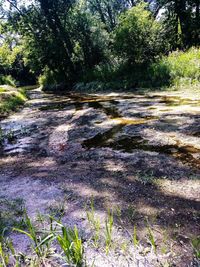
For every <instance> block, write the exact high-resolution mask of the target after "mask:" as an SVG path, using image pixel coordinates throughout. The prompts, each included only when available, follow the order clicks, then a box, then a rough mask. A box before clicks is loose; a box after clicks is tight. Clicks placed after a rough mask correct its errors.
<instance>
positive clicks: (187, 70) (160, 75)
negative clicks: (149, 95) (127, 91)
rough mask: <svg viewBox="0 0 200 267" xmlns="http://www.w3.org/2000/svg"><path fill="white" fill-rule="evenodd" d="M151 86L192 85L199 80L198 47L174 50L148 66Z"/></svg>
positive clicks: (199, 61)
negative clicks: (184, 50)
mask: <svg viewBox="0 0 200 267" xmlns="http://www.w3.org/2000/svg"><path fill="white" fill-rule="evenodd" d="M149 74H150V79H151V83H152V85H153V86H162V85H171V86H182V85H194V84H199V82H200V49H197V48H191V49H189V50H188V51H186V52H183V51H175V52H173V53H171V54H170V55H169V56H165V57H163V58H162V59H161V60H159V61H158V62H155V63H153V64H151V66H150V68H149Z"/></svg>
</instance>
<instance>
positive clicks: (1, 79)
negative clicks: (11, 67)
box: [0, 75, 16, 86]
mask: <svg viewBox="0 0 200 267" xmlns="http://www.w3.org/2000/svg"><path fill="white" fill-rule="evenodd" d="M0 84H2V85H4V84H6V85H11V86H16V80H15V79H14V78H13V77H12V76H11V75H0Z"/></svg>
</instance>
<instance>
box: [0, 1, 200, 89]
mask: <svg viewBox="0 0 200 267" xmlns="http://www.w3.org/2000/svg"><path fill="white" fill-rule="evenodd" d="M199 6H200V1H199V0H151V1H147V2H142V1H134V0H79V1H78V0H56V1H55V0H35V1H28V0H27V1H20V0H18V1H17V0H1V1H0V18H1V24H0V37H1V39H0V40H1V41H0V42H1V43H0V45H1V46H0V83H10V84H30V83H36V82H37V81H38V80H39V82H40V84H42V85H43V86H44V87H48V88H55V86H56V87H59V88H71V86H74V85H75V84H77V83H79V84H80V83H83V84H86V83H90V82H94V81H95V82H97V81H98V82H101V83H104V84H105V83H107V84H108V85H109V86H111V84H112V83H114V86H115V85H116V83H117V82H118V83H120V86H122V87H123V86H124V87H137V86H140V87H143V86H144V87H145V86H162V85H168V84H170V83H172V81H173V80H174V77H172V76H173V75H172V74H171V69H170V66H172V65H173V64H172V63H170V64H171V65H170V64H169V62H171V61H170V60H172V59H174V61H177V57H179V58H182V60H183V57H185V58H187V59H188V62H191V61H193V60H197V65H198V66H199V61H200V57H199V51H198V49H197V48H196V50H195V48H191V47H198V46H199V45H200V18H199ZM176 50H182V51H187V52H185V53H187V54H184V55H182V52H179V54H178V55H177V52H175V53H176V56H173V51H176ZM168 55H169V57H170V58H169V57H168ZM170 55H171V56H170ZM191 57H192V58H191ZM193 57H194V58H193ZM175 65H176V66H177V68H179V67H180V64H178V63H177V62H176V64H174V65H173V66H175ZM186 65H187V63H186ZM189 65H190V64H189ZM175 71H176V70H175ZM173 73H174V72H173ZM182 76H183V77H182V78H184V77H185V78H186V79H188V78H190V76H191V75H190V76H189V75H188V73H183V74H182ZM192 76H194V79H193V80H195V81H197V82H198V81H199V76H200V74H199V70H197V71H196V68H195V75H194V73H192ZM192 82H193V81H192Z"/></svg>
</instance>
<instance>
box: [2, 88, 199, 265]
mask: <svg viewBox="0 0 200 267" xmlns="http://www.w3.org/2000/svg"><path fill="white" fill-rule="evenodd" d="M1 127H2V129H3V132H4V133H5V134H6V136H7V138H6V140H5V142H4V144H3V147H2V148H1V150H0V152H1V156H0V188H1V189H0V197H6V198H21V199H23V200H24V201H25V204H26V207H27V210H28V213H29V214H30V216H32V217H33V218H34V216H36V214H37V212H38V211H40V212H43V213H49V212H50V211H51V210H59V209H61V206H62V208H63V205H64V210H65V216H64V220H65V222H66V223H68V224H74V223H76V224H77V225H78V226H79V227H80V228H83V229H84V227H86V219H85V218H86V215H85V211H84V204H85V203H87V202H88V200H89V199H90V198H91V197H92V196H93V198H94V203H95V208H96V212H97V213H98V214H99V216H104V214H105V211H106V210H107V209H108V208H113V209H115V208H116V207H120V210H121V213H122V218H123V223H124V225H125V226H126V228H127V229H133V226H134V225H137V227H138V229H139V230H140V238H141V240H145V233H144V231H145V218H146V217H148V220H149V221H150V223H151V225H152V227H153V229H154V230H155V235H156V239H157V242H158V243H159V241H160V242H161V241H162V240H160V239H161V237H160V234H159V233H160V232H162V231H164V230H166V231H167V233H168V238H169V240H172V241H171V242H172V244H173V251H174V253H175V254H174V255H173V257H172V254H170V256H169V258H171V261H172V263H174V264H175V265H174V266H180V267H182V266H189V264H190V263H191V261H192V258H193V257H192V250H191V245H190V242H189V238H191V237H192V236H196V235H198V234H199V233H200V224H199V223H200V99H195V98H194V97H191V96H182V95H179V94H178V93H159V94H149V95H139V94H138V95H137V94H135V95H133V94H125V93H124V94H122V93H120V94H105V95H80V94H73V93H71V94H68V95H65V96H55V95H47V94H44V93H42V92H41V91H40V90H39V89H37V90H33V91H31V92H30V100H29V101H28V102H27V105H26V107H25V108H24V109H23V110H22V111H21V112H19V113H16V114H14V115H12V116H10V117H9V118H8V119H6V120H3V121H1ZM118 226H119V228H120V223H119V224H118ZM16 240H17V241H16V243H18V245H19V247H20V249H22V250H23V246H24V244H23V242H21V245H20V242H19V240H18V239H17V238H16ZM99 264H100V265H97V266H112V265H109V263H105V262H103V265H102V259H101V260H99ZM106 264H107V265H106ZM113 264H114V263H113ZM113 266H122V265H117V264H116V265H113ZM123 266H137V265H126V264H124V265H123ZM138 266H139V265H138ZM141 266H153V265H141Z"/></svg>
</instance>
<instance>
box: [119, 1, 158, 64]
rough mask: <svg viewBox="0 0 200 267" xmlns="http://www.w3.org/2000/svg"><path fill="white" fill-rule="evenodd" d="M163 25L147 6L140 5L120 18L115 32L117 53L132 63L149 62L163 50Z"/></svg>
mask: <svg viewBox="0 0 200 267" xmlns="http://www.w3.org/2000/svg"><path fill="white" fill-rule="evenodd" d="M160 30H161V24H160V23H159V22H158V21H156V20H155V19H154V18H153V16H152V14H151V12H150V11H149V10H148V9H147V4H145V3H140V4H138V5H136V6H135V7H133V8H131V9H130V10H128V11H127V12H125V14H124V15H122V16H121V17H120V22H119V25H118V27H117V28H116V30H115V31H114V48H115V51H116V53H117V54H118V55H119V56H121V57H123V58H124V59H125V60H128V61H129V62H130V63H143V62H149V61H151V60H152V59H154V58H155V57H156V56H157V55H158V54H159V52H160V50H161V40H160V38H159V34H160Z"/></svg>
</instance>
